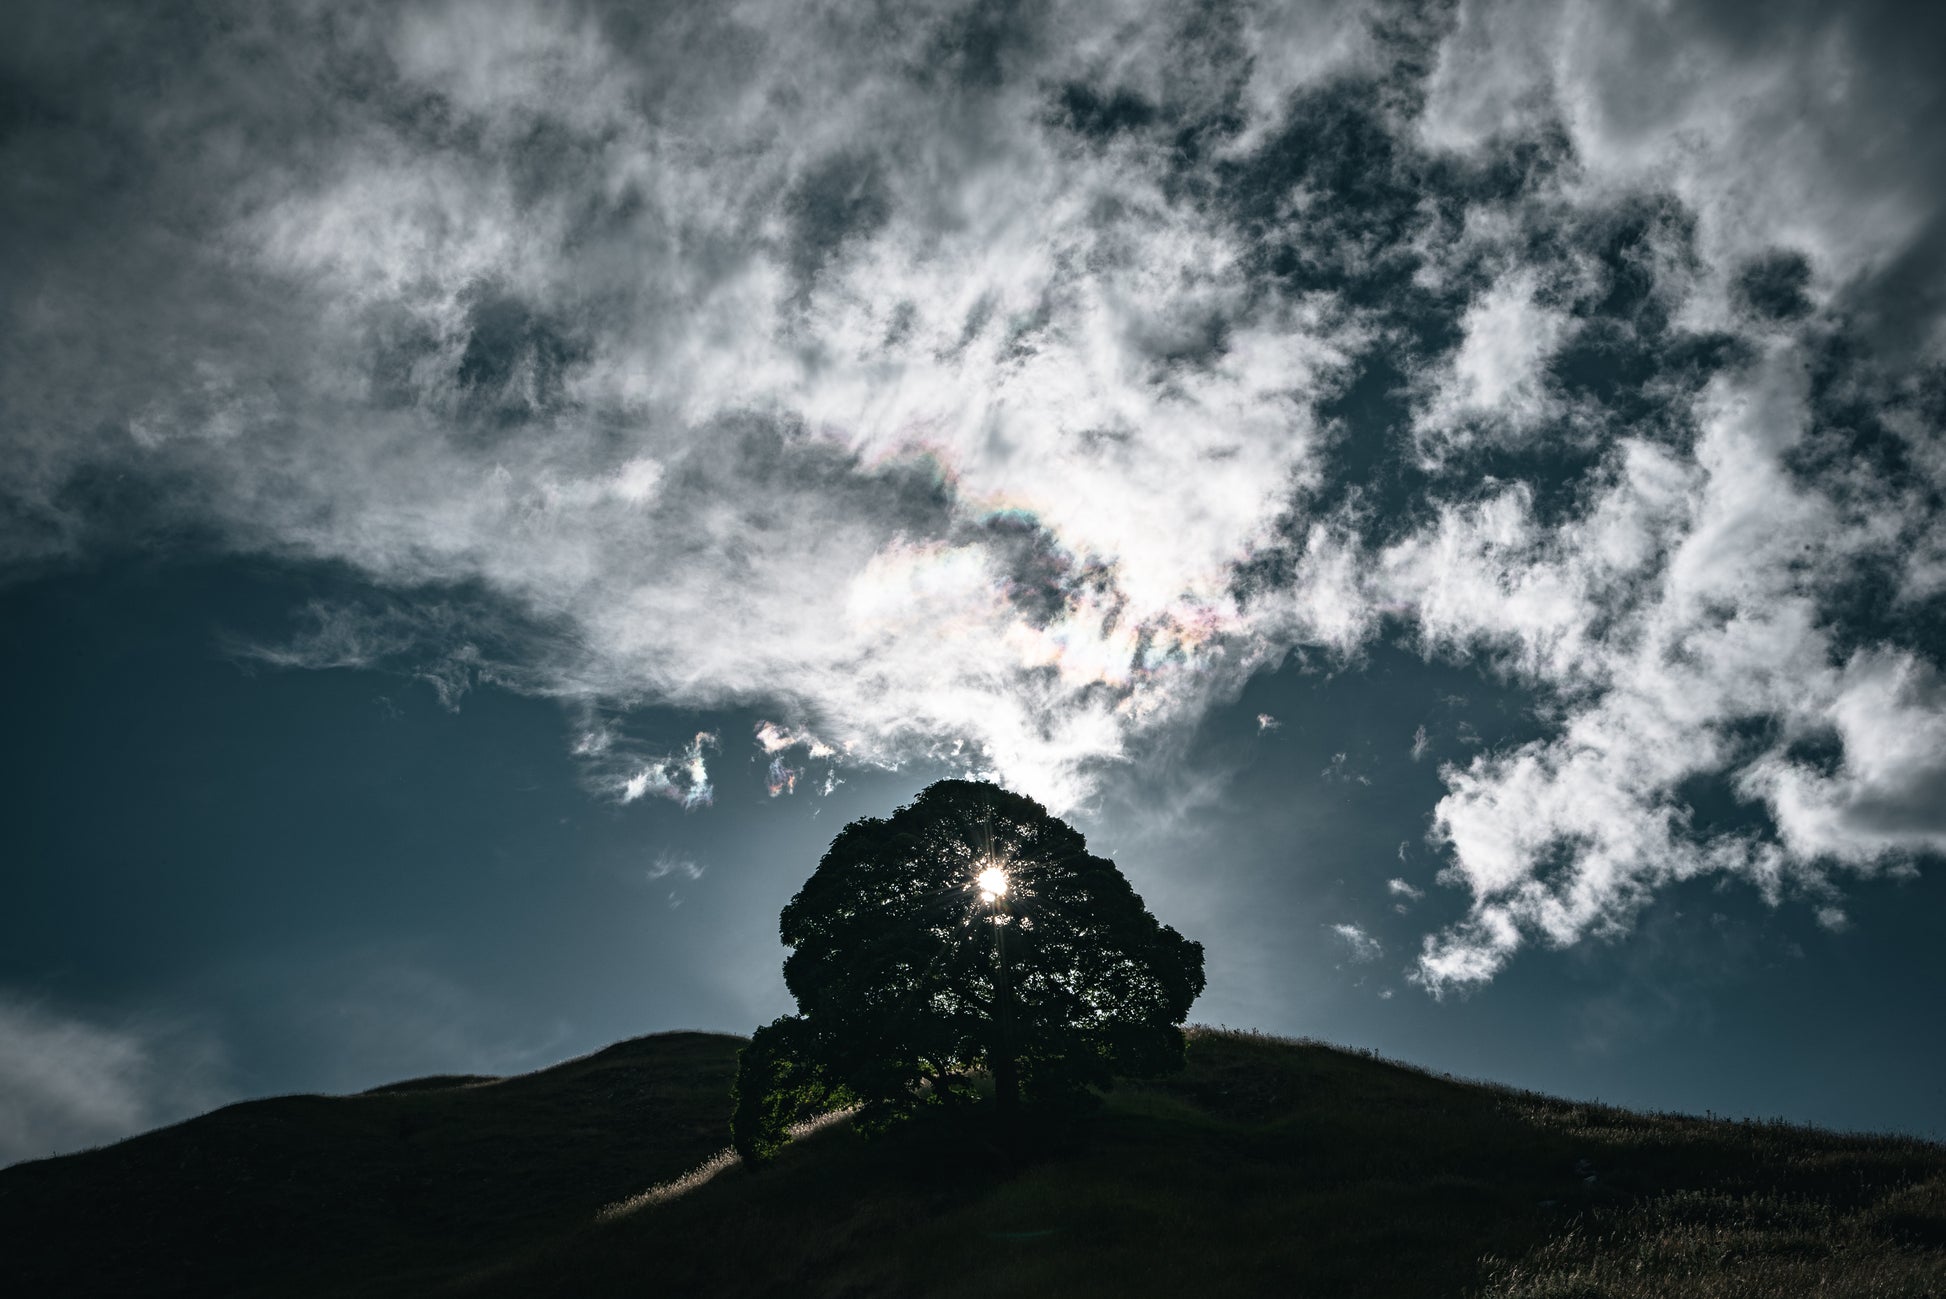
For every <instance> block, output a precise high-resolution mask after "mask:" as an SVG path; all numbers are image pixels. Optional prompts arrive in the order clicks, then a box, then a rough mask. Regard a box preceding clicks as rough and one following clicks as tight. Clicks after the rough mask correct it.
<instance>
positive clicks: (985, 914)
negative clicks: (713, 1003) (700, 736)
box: [731, 780, 1203, 1162]
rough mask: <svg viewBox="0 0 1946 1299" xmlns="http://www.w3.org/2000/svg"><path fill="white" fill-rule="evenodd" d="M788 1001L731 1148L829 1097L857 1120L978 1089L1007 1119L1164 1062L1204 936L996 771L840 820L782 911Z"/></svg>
mask: <svg viewBox="0 0 1946 1299" xmlns="http://www.w3.org/2000/svg"><path fill="white" fill-rule="evenodd" d="M781 928H782V932H783V938H784V943H785V945H786V946H788V947H790V948H792V949H793V950H792V953H791V955H790V956H789V957H788V958H787V959H786V960H785V962H784V982H785V984H786V985H787V986H788V987H789V988H790V991H791V995H792V996H794V997H795V998H796V999H797V1004H798V1010H799V1013H798V1014H796V1015H788V1016H785V1017H784V1018H782V1019H779V1020H777V1021H776V1022H774V1023H772V1024H769V1025H767V1026H766V1027H764V1028H761V1029H759V1030H757V1032H756V1034H755V1035H754V1036H753V1038H752V1040H751V1043H750V1046H749V1047H747V1048H746V1049H745V1050H744V1052H743V1056H742V1060H741V1062H740V1065H739V1069H738V1074H737V1083H736V1110H735V1114H734V1116H733V1118H732V1120H731V1129H732V1133H733V1135H734V1137H735V1140H736V1146H737V1150H738V1151H739V1152H740V1153H741V1154H742V1155H743V1156H744V1158H745V1159H747V1160H750V1161H752V1162H760V1161H762V1160H764V1159H767V1158H769V1157H770V1156H772V1155H774V1154H775V1153H776V1151H777V1149H778V1148H779V1147H780V1146H781V1145H782V1144H783V1142H784V1141H786V1140H787V1139H788V1136H787V1133H786V1127H787V1125H788V1124H789V1122H790V1121H791V1120H792V1119H793V1118H794V1117H796V1116H798V1115H801V1114H803V1113H806V1112H808V1111H809V1110H811V1109H814V1108H816V1107H818V1106H821V1105H825V1104H830V1103H834V1102H837V1101H845V1100H849V1101H854V1102H858V1103H860V1104H861V1105H862V1106H863V1112H862V1113H861V1115H860V1122H861V1123H863V1124H864V1125H866V1126H867V1127H868V1128H870V1127H879V1126H883V1125H884V1124H886V1123H887V1122H889V1121H891V1120H893V1119H895V1118H898V1117H901V1116H903V1115H906V1114H909V1113H911V1112H912V1111H913V1110H915V1109H917V1108H918V1107H920V1106H924V1105H932V1104H952V1103H957V1102H961V1101H965V1100H968V1099H970V1098H971V1097H972V1095H973V1088H972V1078H971V1075H974V1074H976V1073H978V1072H980V1071H982V1070H985V1071H987V1072H990V1073H991V1075H992V1079H993V1087H994V1100H995V1105H996V1108H997V1109H998V1110H999V1112H1000V1113H1001V1115H1002V1117H1003V1118H1005V1117H1008V1116H1010V1115H1011V1114H1012V1112H1013V1111H1014V1110H1015V1108H1016V1107H1017V1105H1018V1104H1019V1103H1020V1099H1021V1097H1022V1096H1023V1094H1024V1096H1025V1098H1026V1100H1027V1101H1028V1102H1029V1103H1034V1104H1060V1103H1067V1104H1076V1103H1079V1104H1086V1103H1088V1102H1089V1101H1090V1100H1091V1099H1092V1095H1093V1094H1092V1091H1091V1090H1090V1089H1092V1088H1106V1087H1108V1086H1109V1085H1110V1084H1111V1082H1112V1080H1113V1078H1114V1077H1115V1076H1116V1075H1122V1076H1147V1075H1154V1074H1158V1073H1162V1072H1166V1071H1168V1070H1170V1069H1174V1068H1178V1067H1180V1066H1181V1064H1182V1058H1183V1038H1182V1033H1181V1031H1180V1029H1179V1028H1178V1027H1177V1026H1178V1025H1179V1024H1180V1023H1181V1022H1182V1020H1183V1018H1184V1016H1186V1015H1187V1014H1188V1012H1189V1007H1190V1004H1191V1003H1192V1002H1193V1001H1195V999H1196V997H1197V994H1199V993H1200V992H1201V991H1202V990H1203V948H1202V944H1200V943H1193V942H1190V941H1188V940H1187V939H1185V938H1183V937H1182V935H1180V934H1178V933H1177V932H1176V931H1175V930H1174V929H1171V928H1169V927H1168V926H1167V925H1164V924H1161V923H1160V922H1158V921H1157V920H1156V918H1155V917H1154V916H1152V915H1150V914H1149V912H1148V911H1147V910H1146V909H1145V908H1144V907H1143V905H1142V899H1141V898H1139V897H1138V896H1136V893H1135V890H1134V889H1132V888H1131V887H1130V886H1129V883H1128V881H1127V880H1126V879H1124V878H1123V876H1122V873H1121V872H1120V871H1119V870H1117V869H1116V868H1115V864H1114V863H1113V862H1111V861H1108V860H1106V859H1104V858H1101V857H1096V856H1093V855H1092V854H1090V853H1089V852H1088V850H1087V842H1086V840H1084V839H1083V838H1082V836H1081V834H1080V833H1079V832H1078V831H1076V830H1075V829H1074V828H1073V827H1072V826H1069V825H1068V824H1067V823H1066V822H1064V821H1061V820H1059V819H1058V818H1056V817H1054V816H1051V815H1049V814H1048V812H1047V810H1046V809H1045V808H1043V807H1042V806H1041V805H1040V804H1039V803H1036V802H1034V801H1033V800H1032V799H1030V798H1026V797H1023V796H1021V795H1019V794H1014V793H1010V792H1008V791H1006V790H1004V789H1001V788H1000V787H998V786H997V785H991V784H987V783H984V782H975V781H964V780H943V781H940V782H938V783H937V784H934V785H931V786H929V787H927V788H926V790H925V791H924V792H922V793H921V794H920V795H919V797H918V798H917V799H915V800H914V801H913V802H912V803H911V804H910V805H909V806H906V807H902V808H900V809H899V810H898V811H897V812H895V813H893V815H892V816H891V817H890V818H886V819H880V818H876V817H865V818H862V819H860V820H857V821H853V822H852V823H851V824H850V825H847V826H846V827H845V828H844V829H843V830H842V831H840V832H839V834H838V837H837V838H835V839H834V840H832V842H831V847H830V848H829V849H828V850H827V851H826V852H825V854H824V858H823V860H822V861H820V862H819V863H818V868H817V871H816V873H814V874H813V875H812V876H811V878H810V880H809V881H807V882H806V883H805V885H804V888H803V890H802V891H800V892H799V893H798V895H797V896H796V897H795V898H793V899H791V902H790V905H789V906H787V907H785V908H784V912H783V916H782V924H781Z"/></svg>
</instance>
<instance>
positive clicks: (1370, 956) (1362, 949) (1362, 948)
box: [1331, 924, 1385, 964]
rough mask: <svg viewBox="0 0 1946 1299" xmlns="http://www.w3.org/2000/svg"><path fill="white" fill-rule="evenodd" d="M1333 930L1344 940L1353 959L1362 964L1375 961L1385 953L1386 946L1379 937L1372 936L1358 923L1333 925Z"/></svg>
mask: <svg viewBox="0 0 1946 1299" xmlns="http://www.w3.org/2000/svg"><path fill="white" fill-rule="evenodd" d="M1331 932H1332V933H1334V934H1336V935H1337V936H1338V937H1339V939H1340V940H1341V941H1343V943H1344V944H1345V947H1346V948H1347V949H1349V951H1350V955H1351V959H1352V960H1353V961H1355V962H1359V963H1361V964H1362V963H1363V962H1366V961H1375V960H1377V959H1378V958H1379V957H1381V956H1383V955H1385V948H1384V946H1383V945H1382V944H1381V943H1380V942H1379V941H1378V939H1376V938H1374V937H1372V936H1371V935H1370V934H1368V933H1366V932H1365V931H1364V930H1363V929H1361V928H1359V927H1358V926H1357V925H1352V924H1336V925H1332V926H1331Z"/></svg>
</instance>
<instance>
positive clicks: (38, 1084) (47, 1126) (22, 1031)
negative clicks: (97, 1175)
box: [0, 996, 222, 1164]
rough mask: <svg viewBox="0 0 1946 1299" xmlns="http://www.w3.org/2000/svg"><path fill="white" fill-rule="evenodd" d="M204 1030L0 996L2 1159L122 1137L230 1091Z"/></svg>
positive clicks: (36, 1155)
mask: <svg viewBox="0 0 1946 1299" xmlns="http://www.w3.org/2000/svg"><path fill="white" fill-rule="evenodd" d="M220 1067H221V1059H220V1056H219V1054H218V1052H217V1051H216V1049H215V1047H214V1044H213V1043H212V1042H211V1041H210V1040H209V1039H208V1038H207V1037H205V1036H203V1035H200V1034H197V1033H194V1032H185V1031H183V1030H181V1029H179V1028H174V1029H172V1028H171V1027H169V1026H167V1025H164V1024H160V1023H147V1024H127V1023H125V1024H121V1025H109V1024H103V1023H96V1022H90V1021H89V1020H86V1019H81V1018H75V1017H72V1016H67V1015H63V1014H60V1013H58V1012H56V1011H54V1010H52V1009H50V1008H48V1007H46V1006H44V1005H42V1004H39V1003H36V1002H32V1001H23V1000H20V999H17V998H13V997H8V996H0V1164H10V1163H15V1162H17V1161H19V1160H23V1159H38V1158H44V1157H46V1156H48V1155H54V1154H65V1153H68V1152H70V1151H74V1150H79V1149H84V1148H87V1147H90V1146H96V1145H101V1144H105V1143H107V1142H110V1141H116V1140H119V1139H121V1138H123V1137H126V1136H131V1135H133V1134H134V1133H137V1132H140V1131H143V1130H145V1129H148V1128H152V1127H156V1126H159V1125H160V1124H163V1123H168V1122H173V1121H175V1120H177V1119H181V1118H184V1117H187V1116H188V1115H190V1114H194V1113H196V1112H198V1111H199V1110H202V1109H206V1108H208V1107H210V1106H212V1105H214V1104H216V1103H217V1102H218V1101H219V1100H221V1099H222V1093H221V1092H220V1091H219V1089H218V1088H219V1081H218V1080H219V1074H220Z"/></svg>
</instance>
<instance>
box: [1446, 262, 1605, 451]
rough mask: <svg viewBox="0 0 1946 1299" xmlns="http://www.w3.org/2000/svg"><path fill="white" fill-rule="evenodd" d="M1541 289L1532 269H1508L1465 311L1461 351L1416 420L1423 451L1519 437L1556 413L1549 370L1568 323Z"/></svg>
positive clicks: (1450, 364)
mask: <svg viewBox="0 0 1946 1299" xmlns="http://www.w3.org/2000/svg"><path fill="white" fill-rule="evenodd" d="M1538 288H1539V286H1538V284H1537V283H1536V279H1535V275H1534V273H1533V272H1532V271H1531V270H1528V269H1525V268H1522V269H1519V270H1515V271H1511V272H1509V273H1508V274H1506V275H1503V276H1501V277H1500V278H1499V279H1498V280H1496V281H1494V283H1493V284H1492V285H1490V286H1489V287H1488V288H1487V290H1486V291H1485V292H1484V293H1482V294H1481V295H1480V296H1479V297H1477V298H1476V299H1474V301H1473V304H1472V305H1471V306H1469V307H1468V308H1467V309H1466V313H1465V315H1463V316H1462V317H1461V319H1460V325H1461V328H1462V330H1463V331H1464V332H1463V335H1462V338H1461V341H1460V345H1459V348H1458V349H1457V350H1456V351H1455V353H1454V354H1453V356H1452V358H1451V359H1450V361H1449V362H1448V363H1447V364H1446V365H1445V366H1444V367H1443V368H1442V369H1441V370H1440V371H1438V372H1437V374H1436V376H1435V378H1434V381H1433V383H1434V386H1433V389H1432V391H1431V393H1430V394H1429V395H1428V397H1427V399H1426V401H1425V403H1424V405H1423V406H1422V408H1421V410H1420V411H1419V413H1418V416H1417V418H1416V420H1415V424H1414V429H1415V432H1416V433H1417V435H1418V438H1419V442H1420V446H1421V448H1422V450H1423V451H1424V453H1425V454H1428V455H1431V456H1435V457H1436V456H1439V455H1442V454H1446V453H1449V452H1450V451H1452V450H1453V449H1455V448H1456V447H1457V446H1463V445H1465V444H1467V443H1469V442H1471V441H1473V440H1475V439H1481V440H1486V441H1514V440H1519V439H1521V438H1524V437H1526V436H1528V435H1530V434H1532V433H1534V432H1535V431H1536V430H1538V429H1540V428H1541V427H1542V426H1543V425H1544V424H1545V423H1546V422H1547V420H1548V419H1549V418H1550V417H1552V416H1554V415H1556V414H1557V413H1558V411H1559V409H1560V407H1559V403H1558V402H1557V401H1555V400H1554V399H1553V397H1552V396H1551V395H1550V393H1549V391H1548V386H1547V378H1546V369H1545V367H1546V363H1547V361H1548V359H1549V358H1550V357H1551V356H1552V355H1553V353H1554V351H1555V349H1556V348H1557V347H1558V346H1559V345H1560V344H1561V341H1562V339H1563V338H1564V337H1565V336H1566V335H1567V333H1568V330H1569V319H1568V316H1567V314H1566V313H1565V312H1564V311H1561V310H1559V309H1556V308H1551V307H1547V306H1543V305H1542V304H1541V303H1540V302H1539V301H1538V300H1537V298H1536V293H1537V291H1538Z"/></svg>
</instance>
